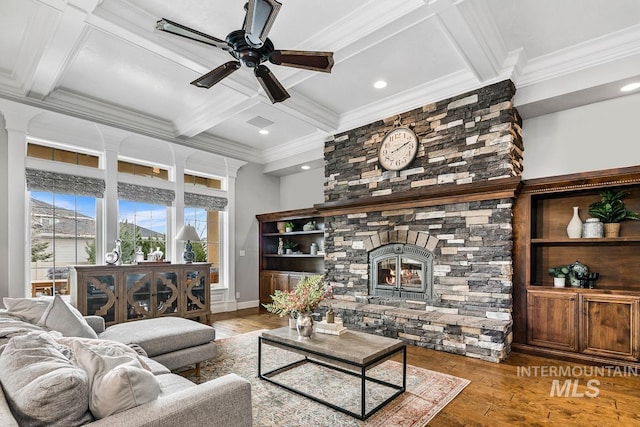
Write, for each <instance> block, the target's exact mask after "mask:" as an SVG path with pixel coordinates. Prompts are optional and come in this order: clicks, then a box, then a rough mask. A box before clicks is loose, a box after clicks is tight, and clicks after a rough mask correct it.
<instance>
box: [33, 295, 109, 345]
mask: <svg viewBox="0 0 640 427" xmlns="http://www.w3.org/2000/svg"><path fill="white" fill-rule="evenodd" d="M38 325H40V326H44V327H46V328H49V329H53V330H54V331H58V332H60V333H61V334H62V335H64V336H65V337H84V338H98V335H97V334H96V331H94V330H93V329H92V328H91V326H89V324H88V323H87V321H86V320H84V317H82V314H80V312H79V311H78V310H77V309H76V308H75V307H72V306H71V305H69V304H67V303H66V302H65V301H64V300H63V299H62V298H61V297H60V295H56V296H55V298H54V299H53V301H51V304H50V305H49V307H47V309H46V310H45V312H44V313H43V314H42V317H41V318H40V320H39V321H38Z"/></svg>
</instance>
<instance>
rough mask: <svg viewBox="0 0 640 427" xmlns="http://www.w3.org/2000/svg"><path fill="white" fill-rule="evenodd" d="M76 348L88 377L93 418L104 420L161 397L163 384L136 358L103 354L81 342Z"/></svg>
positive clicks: (80, 363)
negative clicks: (161, 385)
mask: <svg viewBox="0 0 640 427" xmlns="http://www.w3.org/2000/svg"><path fill="white" fill-rule="evenodd" d="M94 348H95V347H94ZM73 349H74V354H75V360H76V363H77V364H78V366H80V367H82V369H84V370H85V371H86V372H87V375H88V377H89V384H90V388H91V392H90V394H89V409H90V410H91V413H92V414H93V416H94V417H96V418H98V419H99V418H105V417H108V416H109V415H112V414H116V413H118V412H122V411H125V410H127V409H131V408H134V407H136V406H139V405H142V404H144V403H147V402H151V401H152V400H155V399H157V398H158V395H159V394H160V385H159V384H158V381H157V380H156V379H155V376H154V375H153V374H152V373H151V372H150V371H148V370H147V369H145V368H143V367H142V365H141V364H140V362H139V361H138V359H137V355H135V356H131V355H126V354H125V355H120V356H112V355H106V354H100V353H99V352H97V351H95V350H93V349H92V348H90V347H89V346H85V345H84V344H83V343H82V342H81V341H76V342H75V343H74V346H73Z"/></svg>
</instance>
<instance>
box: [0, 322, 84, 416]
mask: <svg viewBox="0 0 640 427" xmlns="http://www.w3.org/2000/svg"><path fill="white" fill-rule="evenodd" d="M70 354H71V350H70V349H69V348H67V347H65V346H62V345H59V344H58V343H56V342H55V341H54V340H53V338H52V336H51V335H50V334H49V333H47V332H43V331H40V332H32V333H29V334H27V335H22V336H17V337H13V338H11V339H10V340H9V342H8V343H7V345H6V347H5V350H4V351H3V352H2V355H0V382H2V389H3V390H4V393H5V395H6V396H7V402H8V403H9V406H10V407H11V409H12V412H13V414H14V417H15V418H16V420H17V422H18V425H21V426H22V425H25V426H27V425H30V426H35V425H40V426H45V425H46V426H78V425H82V424H85V423H88V422H90V421H93V418H92V416H91V413H90V412H89V390H90V388H89V380H88V378H87V373H86V372H85V371H84V370H83V369H81V368H79V367H78V366H75V365H74V364H72V363H71V362H70V361H69V356H70ZM0 425H4V423H3V420H2V419H1V417H0Z"/></svg>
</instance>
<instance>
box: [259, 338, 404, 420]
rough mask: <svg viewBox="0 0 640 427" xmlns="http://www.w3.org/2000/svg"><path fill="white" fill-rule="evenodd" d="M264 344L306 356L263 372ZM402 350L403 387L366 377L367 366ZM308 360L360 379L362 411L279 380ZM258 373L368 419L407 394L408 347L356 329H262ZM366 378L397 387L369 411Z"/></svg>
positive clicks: (389, 357)
mask: <svg viewBox="0 0 640 427" xmlns="http://www.w3.org/2000/svg"><path fill="white" fill-rule="evenodd" d="M263 345H270V346H274V347H278V348H281V349H285V350H287V351H291V352H295V353H298V354H301V355H303V356H304V359H302V360H298V361H295V362H292V363H287V364H285V365H284V366H280V367H277V368H276V369H272V370H270V371H268V372H262V351H263ZM399 353H402V386H400V385H398V384H393V383H390V382H387V381H384V380H381V379H378V378H373V377H371V376H367V370H368V369H371V368H373V367H375V366H377V365H378V364H380V363H382V362H384V361H385V360H388V359H391V358H392V357H394V356H395V355H397V354H399ZM305 363H314V364H317V365H320V366H324V367H326V368H330V369H333V370H336V371H339V372H342V373H344V374H347V375H351V376H355V377H357V378H359V379H360V387H361V391H360V412H359V413H357V412H354V411H351V410H349V409H346V408H344V407H341V406H338V405H335V404H333V403H330V402H327V401H326V400H324V399H321V398H319V397H317V396H313V395H311V394H310V393H306V392H304V391H301V390H299V389H296V388H295V387H293V386H291V385H288V384H285V383H284V382H281V381H278V380H277V379H276V377H277V376H278V374H281V373H283V372H286V371H288V370H290V369H293V368H295V367H297V366H300V365H302V364H305ZM258 376H259V377H260V378H261V379H263V380H265V381H269V382H271V383H273V384H276V385H278V386H280V387H283V388H285V389H287V390H289V391H291V392H293V393H296V394H299V395H301V396H304V397H307V398H309V399H312V400H314V401H316V402H319V403H322V404H323V405H326V406H329V407H330V408H333V409H336V410H338V411H340V412H344V413H345V414H348V415H351V416H352V417H355V418H358V419H360V420H365V419H367V418H369V417H370V416H371V415H373V414H374V413H375V412H376V411H378V410H379V409H380V408H382V407H383V406H384V405H386V404H387V403H389V402H391V401H392V400H393V399H395V398H396V397H398V396H399V395H401V394H402V393H404V391H405V389H406V386H407V347H406V345H405V344H404V343H403V342H402V341H400V340H396V339H392V338H387V337H381V336H378V335H372V334H366V333H363V332H356V331H347V332H345V333H343V334H342V335H327V334H319V333H314V334H313V335H312V336H311V338H299V337H298V333H297V331H296V330H295V329H291V328H288V327H284V328H279V329H273V330H269V331H264V332H262V335H261V336H260V337H258ZM367 381H370V382H374V383H377V384H381V385H383V386H385V387H389V388H391V389H392V390H395V391H394V392H393V393H392V394H391V395H390V396H389V397H388V398H387V399H385V400H384V401H382V402H381V403H379V404H378V405H377V406H375V407H374V408H372V409H370V410H369V411H367V410H366V382H367Z"/></svg>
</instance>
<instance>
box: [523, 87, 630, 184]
mask: <svg viewBox="0 0 640 427" xmlns="http://www.w3.org/2000/svg"><path fill="white" fill-rule="evenodd" d="M639 122H640V94H635V95H628V96H625V97H622V98H616V99H612V100H608V101H602V102H598V103H595V104H590V105H586V106H583V107H578V108H573V109H570V110H565V111H561V112H558V113H554V114H548V115H545V116H540V117H536V118H533V119H528V120H524V121H523V124H522V130H523V132H524V135H523V141H524V171H523V178H525V179H530V178H539V177H547V176H555V175H563V174H569V173H577V172H585V171H593V170H600V169H609V168H619V167H626V166H636V165H640V139H639V137H638V134H639V133H640V132H639V128H638V123H639Z"/></svg>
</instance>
